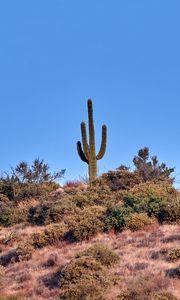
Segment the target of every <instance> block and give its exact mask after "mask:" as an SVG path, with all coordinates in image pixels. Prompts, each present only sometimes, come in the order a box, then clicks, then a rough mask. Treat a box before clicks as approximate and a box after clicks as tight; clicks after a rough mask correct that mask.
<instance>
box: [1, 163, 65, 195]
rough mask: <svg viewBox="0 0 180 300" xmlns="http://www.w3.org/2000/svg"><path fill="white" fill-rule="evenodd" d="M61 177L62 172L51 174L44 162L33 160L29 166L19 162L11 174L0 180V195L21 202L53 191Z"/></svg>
mask: <svg viewBox="0 0 180 300" xmlns="http://www.w3.org/2000/svg"><path fill="white" fill-rule="evenodd" d="M62 176H63V171H60V172H54V173H51V172H50V171H49V165H48V164H46V163H45V162H44V160H40V159H39V158H38V159H35V160H34V161H33V164H32V165H31V166H29V165H28V164H27V163H26V162H25V161H22V162H20V163H19V164H18V165H17V166H16V167H15V168H11V173H10V174H8V175H6V176H4V177H1V178H0V193H2V194H4V195H5V196H7V197H8V199H9V200H14V199H15V200H21V199H24V198H26V197H33V196H39V195H42V194H44V193H46V192H50V191H53V190H54V189H56V188H57V187H59V184H58V183H56V180H57V179H59V178H61V177H62Z"/></svg>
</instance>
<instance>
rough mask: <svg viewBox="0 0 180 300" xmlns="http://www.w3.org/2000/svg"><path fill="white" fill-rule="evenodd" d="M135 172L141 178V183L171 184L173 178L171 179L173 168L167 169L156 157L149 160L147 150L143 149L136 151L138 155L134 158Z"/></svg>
mask: <svg viewBox="0 0 180 300" xmlns="http://www.w3.org/2000/svg"><path fill="white" fill-rule="evenodd" d="M133 163H134V165H135V172H136V173H137V174H138V175H139V176H141V178H142V179H143V181H148V180H153V181H164V180H167V181H169V182H171V183H173V181H174V178H173V177H171V175H172V173H173V172H174V168H168V167H167V166H166V164H165V163H161V164H160V163H159V161H158V159H157V156H152V157H151V158H149V148H147V147H145V148H143V149H140V150H139V151H138V155H137V156H135V157H134V159H133Z"/></svg>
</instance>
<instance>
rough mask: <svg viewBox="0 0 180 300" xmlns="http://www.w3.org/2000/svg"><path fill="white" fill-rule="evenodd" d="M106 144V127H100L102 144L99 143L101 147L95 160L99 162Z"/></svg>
mask: <svg viewBox="0 0 180 300" xmlns="http://www.w3.org/2000/svg"><path fill="white" fill-rule="evenodd" d="M106 144H107V127H106V125H103V126H102V142H101V147H100V150H99V153H98V155H97V156H96V159H97V160H100V159H101V158H103V156H104V154H105V152H106Z"/></svg>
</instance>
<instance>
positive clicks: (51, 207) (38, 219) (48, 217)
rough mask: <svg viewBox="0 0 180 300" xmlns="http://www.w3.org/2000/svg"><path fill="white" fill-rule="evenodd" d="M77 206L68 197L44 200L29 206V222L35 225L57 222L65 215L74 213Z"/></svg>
mask: <svg viewBox="0 0 180 300" xmlns="http://www.w3.org/2000/svg"><path fill="white" fill-rule="evenodd" d="M77 210H78V209H77V207H76V205H75V204H74V203H72V201H70V200H69V199H65V198H62V199H61V200H59V201H58V200H57V201H56V202H54V203H53V202H45V203H41V204H39V205H37V206H36V207H31V208H30V210H29V222H30V223H32V224H37V225H44V224H46V225H47V224H50V223H58V222H61V221H63V220H64V218H65V217H66V216H67V215H74V214H75V213H76V212H77Z"/></svg>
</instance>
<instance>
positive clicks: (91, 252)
mask: <svg viewBox="0 0 180 300" xmlns="http://www.w3.org/2000/svg"><path fill="white" fill-rule="evenodd" d="M86 256H87V257H88V256H91V257H93V258H94V259H95V260H96V261H98V262H100V263H101V264H102V265H103V266H111V265H114V264H115V263H116V262H117V261H118V260H119V256H118V255H117V254H116V253H115V252H114V251H112V250H110V249H109V248H108V247H107V246H105V245H102V244H96V245H94V246H93V247H91V248H89V249H87V250H85V251H83V252H81V253H79V254H77V256H76V258H81V257H86Z"/></svg>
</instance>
